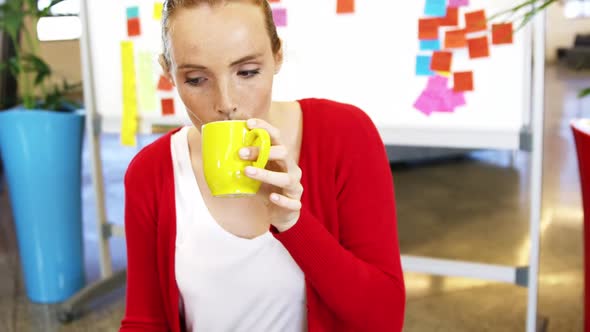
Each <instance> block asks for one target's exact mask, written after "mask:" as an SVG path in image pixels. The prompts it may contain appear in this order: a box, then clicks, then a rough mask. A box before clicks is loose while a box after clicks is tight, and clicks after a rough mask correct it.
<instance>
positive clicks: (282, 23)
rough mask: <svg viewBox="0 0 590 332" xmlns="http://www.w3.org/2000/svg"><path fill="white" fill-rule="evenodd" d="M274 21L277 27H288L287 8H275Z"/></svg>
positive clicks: (273, 12) (273, 11)
mask: <svg viewBox="0 0 590 332" xmlns="http://www.w3.org/2000/svg"><path fill="white" fill-rule="evenodd" d="M272 19H273V20H274V22H275V25H276V26H277V27H286V26H287V8H273V9H272Z"/></svg>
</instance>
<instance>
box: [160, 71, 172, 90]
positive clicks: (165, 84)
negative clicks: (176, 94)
mask: <svg viewBox="0 0 590 332" xmlns="http://www.w3.org/2000/svg"><path fill="white" fill-rule="evenodd" d="M173 89H174V86H173V85H172V83H170V81H169V80H168V79H167V78H166V77H164V76H163V75H160V80H159V81H158V90H160V91H172V90H173Z"/></svg>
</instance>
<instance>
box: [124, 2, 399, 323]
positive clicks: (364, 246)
mask: <svg viewBox="0 0 590 332" xmlns="http://www.w3.org/2000/svg"><path fill="white" fill-rule="evenodd" d="M162 24H163V29H162V36H163V41H164V53H163V54H162V56H161V57H160V63H161V64H162V67H163V69H164V72H165V73H166V74H167V75H168V79H169V80H170V81H171V82H172V83H173V84H174V85H175V86H176V89H177V90H178V92H179V95H180V97H181V99H182V101H183V103H184V105H185V106H186V109H187V112H188V114H189V116H190V118H191V120H192V123H193V125H194V126H190V127H185V128H181V129H177V130H175V131H173V132H171V133H169V134H167V135H165V136H163V137H161V138H160V139H158V140H157V141H156V142H154V143H153V144H151V145H149V146H148V147H146V148H145V149H143V150H142V151H141V152H140V153H139V154H138V155H137V156H136V157H135V158H134V160H133V161H132V162H131V164H130V165H129V168H128V171H127V174H126V176H125V188H126V202H125V230H126V237H127V251H128V253H127V254H128V283H127V307H126V312H125V317H124V319H123V321H122V326H121V331H147V330H149V331H180V330H190V331H195V330H196V331H305V330H309V331H338V332H340V331H400V330H401V328H402V325H403V315H404V302H405V288H404V281H403V276H402V271H401V264H400V254H399V248H398V239H397V231H396V216H395V203H394V192H393V181H392V178H391V172H390V169H389V164H388V161H387V158H386V154H385V149H384V146H383V143H382V141H381V139H380V137H379V135H378V133H377V130H376V129H375V126H374V125H373V123H372V122H371V120H370V119H369V117H368V116H367V115H366V114H365V113H363V112H362V111H361V110H359V109H358V108H356V107H353V106H350V105H345V104H340V103H336V102H333V101H328V100H320V99H304V100H300V101H297V102H289V103H277V102H271V91H272V82H273V76H274V74H276V73H277V72H278V71H279V69H280V66H281V61H282V49H281V43H280V40H279V38H278V36H277V32H276V28H275V26H274V23H273V21H272V14H271V11H270V8H269V5H268V3H267V2H266V0H242V1H231V0H225V1H223V0H219V1H216V0H169V1H167V2H166V4H165V10H164V17H163V22H162ZM231 119H241V120H246V119H247V120H248V126H249V127H250V128H263V129H265V130H267V131H268V132H269V134H270V136H271V141H272V147H271V152H270V160H271V161H270V163H269V165H268V166H267V167H266V169H264V170H261V169H258V171H255V170H256V169H251V168H247V169H246V172H247V174H248V176H249V177H251V178H253V179H257V180H260V181H262V183H263V187H262V188H261V190H260V191H259V193H258V194H256V195H255V196H253V197H242V198H218V197H214V196H212V195H211V193H210V191H209V189H208V187H207V185H206V182H205V180H204V177H203V173H202V159H201V141H200V140H201V133H200V128H201V125H202V124H204V123H208V122H211V121H219V120H231ZM240 156H241V158H242V159H245V160H254V159H256V157H257V150H256V149H254V148H244V149H242V150H241V151H240ZM252 171H255V172H252ZM303 189H305V193H304V191H303Z"/></svg>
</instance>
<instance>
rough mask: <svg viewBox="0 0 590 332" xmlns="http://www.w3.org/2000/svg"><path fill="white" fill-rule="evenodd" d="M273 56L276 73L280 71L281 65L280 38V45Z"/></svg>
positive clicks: (281, 49) (281, 50)
mask: <svg viewBox="0 0 590 332" xmlns="http://www.w3.org/2000/svg"><path fill="white" fill-rule="evenodd" d="M274 58H275V74H278V73H279V71H281V67H282V66H283V41H282V40H281V47H280V48H279V51H278V52H277V54H275V55H274Z"/></svg>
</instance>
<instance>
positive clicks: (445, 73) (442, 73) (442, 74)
mask: <svg viewBox="0 0 590 332" xmlns="http://www.w3.org/2000/svg"><path fill="white" fill-rule="evenodd" d="M435 73H436V74H437V75H439V76H443V77H451V73H450V72H448V71H436V72H435Z"/></svg>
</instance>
